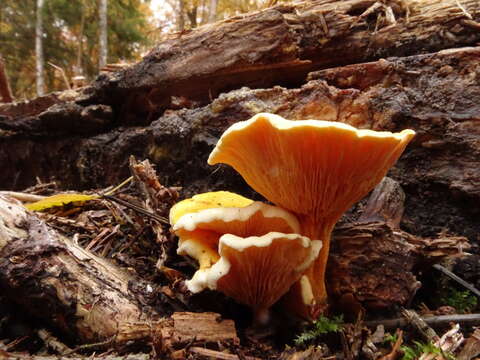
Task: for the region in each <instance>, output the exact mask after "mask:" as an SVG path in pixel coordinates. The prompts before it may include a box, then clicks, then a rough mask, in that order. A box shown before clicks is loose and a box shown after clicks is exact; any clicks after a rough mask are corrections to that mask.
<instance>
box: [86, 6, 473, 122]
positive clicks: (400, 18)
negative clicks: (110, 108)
mask: <svg viewBox="0 0 480 360" xmlns="http://www.w3.org/2000/svg"><path fill="white" fill-rule="evenodd" d="M462 7H463V9H462ZM479 9H480V5H479V4H478V2H477V1H476V0H463V1H462V6H459V4H458V2H457V1H455V0H390V1H387V2H385V3H382V2H377V1H376V0H348V1H338V0H328V1H323V0H322V1H320V0H316V1H306V2H301V3H296V4H281V5H280V4H279V5H277V6H275V7H272V8H269V9H265V10H262V11H259V12H256V13H251V14H248V15H241V16H237V17H234V18H230V19H227V20H225V21H222V22H219V23H216V24H214V25H208V26H204V27H201V28H198V29H195V30H192V31H188V32H182V33H177V34H173V35H171V36H170V37H169V39H167V40H166V41H164V42H162V43H161V44H159V45H158V46H157V47H155V48H154V49H153V50H152V51H151V52H150V54H148V55H147V56H146V57H145V58H144V59H143V60H142V61H141V62H140V63H138V64H136V65H134V66H132V67H131V68H128V69H126V70H123V71H121V72H120V73H117V74H115V75H114V76H113V77H112V78H108V77H103V78H102V79H100V80H99V81H98V82H97V84H96V85H94V89H95V91H94V92H93V98H94V99H96V98H101V99H102V102H103V103H105V104H115V106H118V105H120V108H121V112H122V114H123V115H124V116H122V117H121V118H122V119H123V121H125V122H127V123H136V124H145V123H148V122H149V121H151V120H154V119H155V118H157V117H158V116H159V115H160V114H161V113H162V112H163V110H164V109H168V108H175V107H178V106H180V107H184V106H185V105H186V104H188V103H190V102H191V101H200V102H201V103H205V102H207V103H208V102H210V101H211V99H212V98H215V97H217V96H218V95H219V94H220V93H222V92H225V91H229V90H232V89H237V88H239V87H241V86H248V87H250V88H265V87H271V86H274V85H283V86H292V85H293V84H295V85H297V84H300V83H303V82H304V80H305V77H306V75H307V74H308V73H309V72H311V71H314V70H316V69H324V68H329V67H336V66H342V65H346V64H354V63H359V62H365V61H371V60H376V59H379V58H382V57H389V56H407V55H413V54H418V53H419V52H432V51H437V50H441V49H446V48H451V47H459V46H466V45H474V44H475V43H476V42H478V41H480V35H479V33H478V29H477V28H476V27H475V26H474V24H472V23H471V22H472V21H473V23H475V22H480V14H479V11H478V10H479ZM466 20H467V22H466ZM205 45H207V46H205ZM179 98H180V101H179ZM182 98H183V100H181V99H182ZM85 101H88V102H90V101H91V100H90V99H88V100H85Z"/></svg>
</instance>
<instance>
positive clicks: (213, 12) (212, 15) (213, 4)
mask: <svg viewBox="0 0 480 360" xmlns="http://www.w3.org/2000/svg"><path fill="white" fill-rule="evenodd" d="M217 5H218V0H210V8H209V9H208V22H209V23H212V22H215V20H217Z"/></svg>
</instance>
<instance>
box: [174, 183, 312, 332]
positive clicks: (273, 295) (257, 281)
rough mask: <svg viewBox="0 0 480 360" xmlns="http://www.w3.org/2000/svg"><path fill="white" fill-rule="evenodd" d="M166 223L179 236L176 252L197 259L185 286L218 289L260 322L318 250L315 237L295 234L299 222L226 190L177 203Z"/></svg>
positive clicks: (282, 212) (284, 212)
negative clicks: (311, 238) (168, 222)
mask: <svg viewBox="0 0 480 360" xmlns="http://www.w3.org/2000/svg"><path fill="white" fill-rule="evenodd" d="M170 222H171V223H172V225H173V231H174V232H175V234H177V235H178V237H179V246H178V250H177V252H178V253H179V254H181V255H189V256H191V257H193V258H195V259H197V261H198V262H199V269H198V271H197V272H196V273H195V274H194V276H193V278H192V279H190V280H188V281H187V282H186V284H187V287H188V289H189V290H190V291H191V292H193V293H197V292H199V291H202V290H203V289H206V288H209V289H216V290H219V291H221V292H223V293H224V294H226V295H228V296H230V297H232V298H234V299H235V300H236V301H238V302H240V303H243V304H246V305H249V306H251V307H252V308H253V310H254V316H255V320H256V322H259V323H264V322H265V321H266V320H267V319H268V309H269V307H270V306H271V305H273V304H274V303H275V302H276V301H278V300H279V299H280V297H281V296H282V295H284V294H285V293H286V292H287V291H288V290H289V289H290V287H291V286H292V285H293V284H294V283H295V282H296V281H297V280H299V279H300V277H301V276H302V273H303V272H304V271H305V270H306V269H307V268H308V267H309V266H310V265H311V264H312V263H313V261H314V260H315V259H316V258H317V256H318V254H319V252H320V248H321V242H320V241H318V240H317V241H311V240H310V239H309V238H307V237H305V236H301V235H299V232H300V224H299V222H298V220H297V218H296V217H295V216H294V215H292V214H291V213H289V212H288V211H286V210H284V209H282V208H279V207H277V206H272V205H267V204H264V203H262V202H258V201H255V202H254V201H252V200H249V199H246V198H244V197H242V196H240V195H237V194H233V193H229V192H226V191H219V192H211V193H205V194H200V195H196V196H194V197H193V198H191V199H187V200H184V201H181V202H179V203H178V204H176V205H175V206H174V207H173V208H172V210H171V211H170Z"/></svg>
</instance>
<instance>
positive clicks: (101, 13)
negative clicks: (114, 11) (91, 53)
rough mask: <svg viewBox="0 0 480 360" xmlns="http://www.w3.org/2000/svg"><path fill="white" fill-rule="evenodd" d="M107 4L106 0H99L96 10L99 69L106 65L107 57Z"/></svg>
mask: <svg viewBox="0 0 480 360" xmlns="http://www.w3.org/2000/svg"><path fill="white" fill-rule="evenodd" d="M107 3H108V0H100V4H99V5H100V6H99V8H98V17H99V23H100V24H99V28H100V32H99V34H100V35H99V39H98V40H99V41H98V44H99V49H98V67H99V68H100V69H101V68H102V67H104V66H105V65H107V56H108V49H107V46H108V43H107V32H108V28H107Z"/></svg>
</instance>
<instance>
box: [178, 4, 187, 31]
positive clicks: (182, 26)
mask: <svg viewBox="0 0 480 360" xmlns="http://www.w3.org/2000/svg"><path fill="white" fill-rule="evenodd" d="M184 10H185V3H184V2H183V0H178V10H177V30H178V31H183V30H184V29H185V19H184V18H183V13H184Z"/></svg>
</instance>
